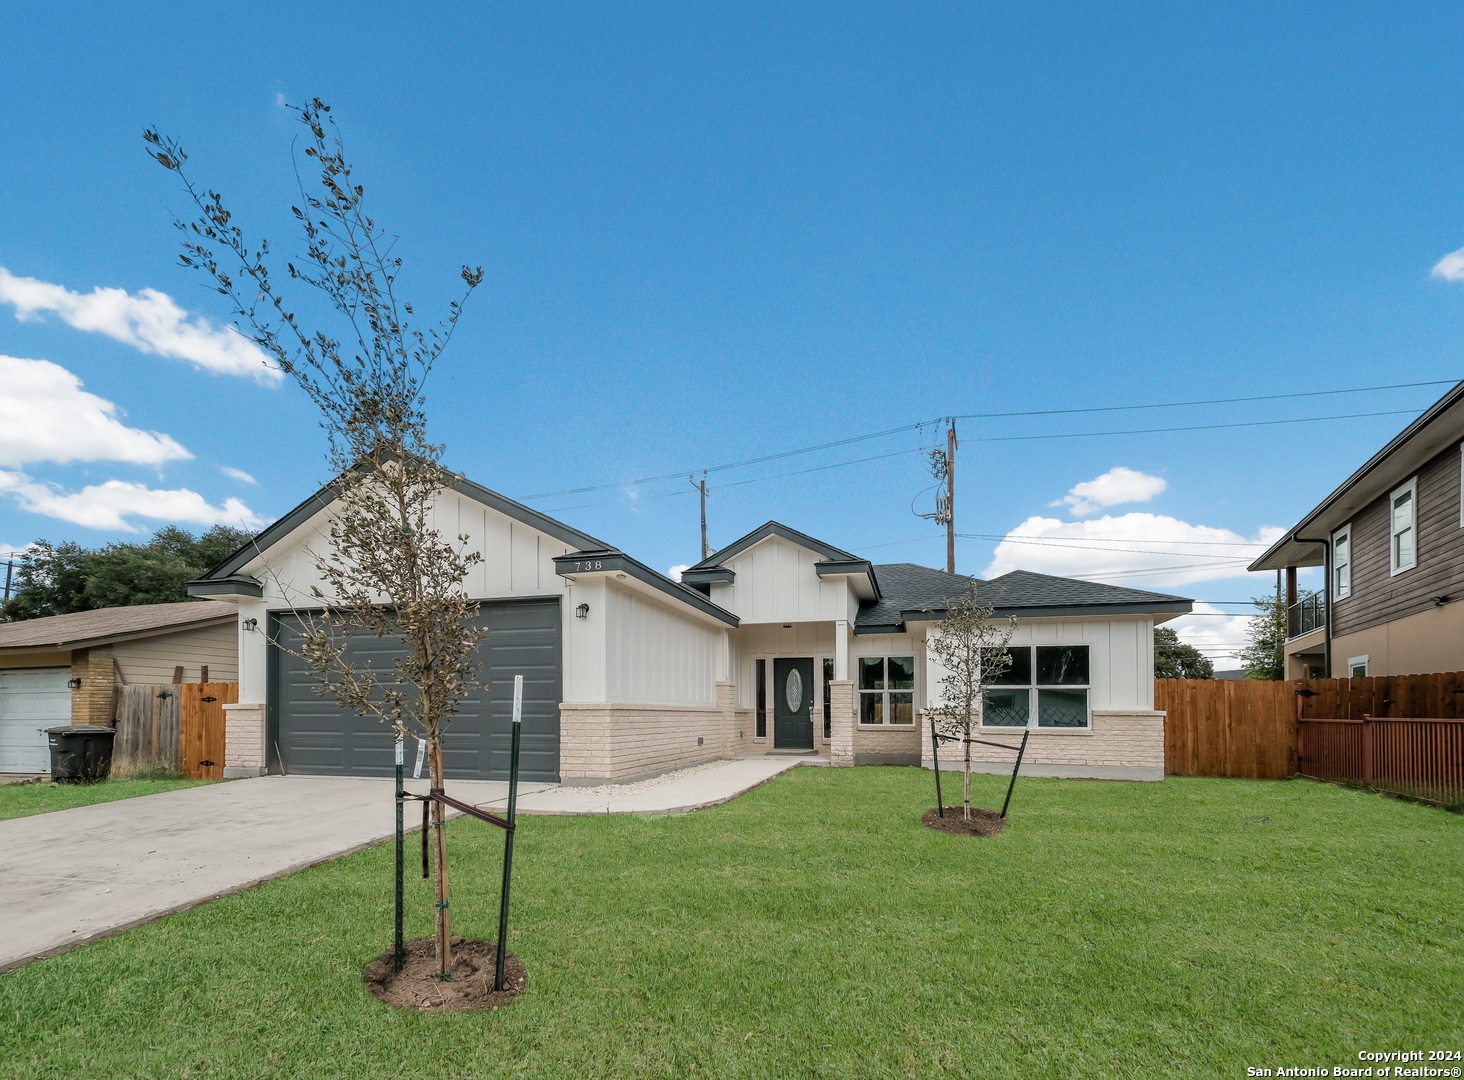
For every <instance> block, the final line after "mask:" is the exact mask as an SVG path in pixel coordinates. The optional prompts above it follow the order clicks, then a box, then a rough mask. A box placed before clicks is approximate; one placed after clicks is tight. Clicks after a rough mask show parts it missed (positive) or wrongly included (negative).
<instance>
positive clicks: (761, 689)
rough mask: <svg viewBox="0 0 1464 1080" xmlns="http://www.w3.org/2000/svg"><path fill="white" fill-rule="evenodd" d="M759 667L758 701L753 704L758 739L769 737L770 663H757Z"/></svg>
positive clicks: (764, 661)
mask: <svg viewBox="0 0 1464 1080" xmlns="http://www.w3.org/2000/svg"><path fill="white" fill-rule="evenodd" d="M755 663H756V665H757V699H756V700H755V701H754V702H753V703H752V709H753V716H754V718H755V723H756V730H757V737H758V738H759V739H766V738H767V737H768V662H767V661H766V660H758V661H755Z"/></svg>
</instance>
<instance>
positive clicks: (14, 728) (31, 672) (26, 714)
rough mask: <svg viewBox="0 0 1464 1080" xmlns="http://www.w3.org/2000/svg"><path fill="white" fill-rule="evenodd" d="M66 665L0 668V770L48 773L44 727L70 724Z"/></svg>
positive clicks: (4, 771)
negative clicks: (56, 666)
mask: <svg viewBox="0 0 1464 1080" xmlns="http://www.w3.org/2000/svg"><path fill="white" fill-rule="evenodd" d="M70 678H71V670H70V669H69V668H64V667H63V668H20V669H16V670H10V671H0V773H48V772H50V771H51V750H50V743H49V742H48V741H47V739H46V729H47V728H51V727H59V726H60V725H62V724H69V723H71V689H70V688H69V687H68V686H67V685H66V682H67V680H68V679H70Z"/></svg>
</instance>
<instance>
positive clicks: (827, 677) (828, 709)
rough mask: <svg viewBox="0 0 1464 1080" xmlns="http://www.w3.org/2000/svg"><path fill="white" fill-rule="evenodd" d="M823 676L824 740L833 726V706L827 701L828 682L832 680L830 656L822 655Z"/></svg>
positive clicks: (827, 737)
mask: <svg viewBox="0 0 1464 1080" xmlns="http://www.w3.org/2000/svg"><path fill="white" fill-rule="evenodd" d="M823 676H824V677H823V714H824V733H823V737H824V739H825V740H828V739H829V738H830V737H831V736H832V734H833V728H834V707H833V704H832V703H831V702H830V701H829V683H831V682H833V681H834V661H833V658H832V657H829V656H826V657H824V662H823Z"/></svg>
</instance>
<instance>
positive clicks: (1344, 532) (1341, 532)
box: [1327, 521, 1392, 600]
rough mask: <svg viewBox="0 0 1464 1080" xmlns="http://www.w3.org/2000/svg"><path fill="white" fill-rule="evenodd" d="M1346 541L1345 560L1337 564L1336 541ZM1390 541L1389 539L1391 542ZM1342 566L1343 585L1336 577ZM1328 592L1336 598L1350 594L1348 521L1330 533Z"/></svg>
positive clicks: (1349, 523) (1349, 536) (1350, 560)
mask: <svg viewBox="0 0 1464 1080" xmlns="http://www.w3.org/2000/svg"><path fill="white" fill-rule="evenodd" d="M1338 540H1345V541H1346V542H1347V561H1346V562H1345V563H1341V564H1339V563H1338V562H1337V541H1338ZM1391 542H1392V541H1389V543H1391ZM1342 566H1346V567H1347V584H1346V585H1343V584H1342V583H1341V581H1339V580H1338V578H1337V571H1338V570H1339V569H1341V567H1342ZM1327 585H1328V592H1329V593H1331V595H1332V597H1333V598H1334V599H1337V600H1346V599H1347V598H1348V597H1349V596H1351V595H1352V522H1350V521H1349V522H1348V523H1347V524H1346V525H1343V526H1342V527H1341V528H1340V529H1337V530H1336V531H1335V532H1333V533H1332V580H1331V581H1329V582H1327Z"/></svg>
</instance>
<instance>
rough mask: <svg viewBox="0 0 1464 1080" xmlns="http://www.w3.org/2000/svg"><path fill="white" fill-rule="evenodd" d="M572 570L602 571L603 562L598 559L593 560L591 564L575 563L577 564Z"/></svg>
mask: <svg viewBox="0 0 1464 1080" xmlns="http://www.w3.org/2000/svg"><path fill="white" fill-rule="evenodd" d="M574 568H575V569H576V570H581V571H583V570H603V569H605V564H604V563H603V562H601V561H600V560H599V559H595V560H594V561H592V562H577V563H575V564H574Z"/></svg>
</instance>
